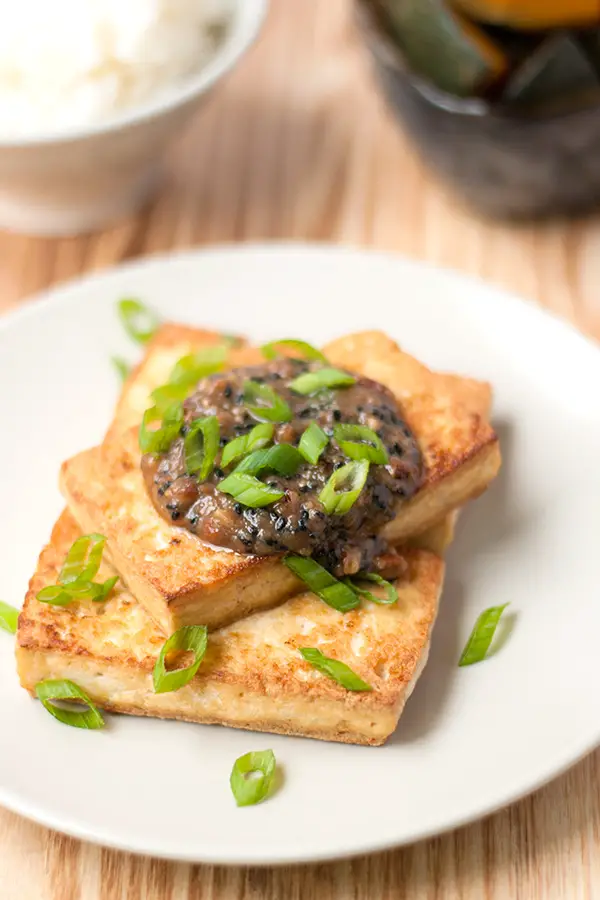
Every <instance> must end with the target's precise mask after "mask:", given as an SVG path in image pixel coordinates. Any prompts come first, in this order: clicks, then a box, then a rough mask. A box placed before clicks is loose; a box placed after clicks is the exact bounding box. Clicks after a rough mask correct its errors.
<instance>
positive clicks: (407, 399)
mask: <svg viewBox="0 0 600 900" xmlns="http://www.w3.org/2000/svg"><path fill="white" fill-rule="evenodd" d="M323 352H324V353H325V355H326V356H327V358H328V359H329V360H330V361H331V362H332V363H333V364H334V365H336V366H339V367H340V368H342V369H350V370H352V371H354V372H359V373H360V374H361V375H364V376H366V377H367V378H372V379H373V380H374V381H379V382H380V383H381V384H384V385H385V386H386V387H388V388H389V389H390V390H391V391H392V393H393V394H394V395H395V396H396V398H397V399H398V402H399V403H400V405H401V408H402V410H403V413H404V416H405V418H406V422H407V424H408V425H409V426H410V428H411V429H412V431H413V434H414V435H415V437H416V438H417V440H418V442H419V446H420V448H421V453H422V455H423V461H424V466H425V478H424V482H423V485H422V486H421V488H420V489H419V490H418V491H417V493H416V494H415V495H414V496H413V497H412V498H411V499H410V500H408V501H406V502H403V503H401V504H400V505H399V506H398V510H397V514H396V516H395V517H394V519H392V521H391V522H389V523H388V524H387V525H386V526H385V528H383V530H382V535H383V536H384V537H385V538H387V540H388V541H389V542H390V543H392V544H396V543H401V542H403V541H406V540H408V539H409V538H413V537H414V536H415V535H422V533H423V532H424V531H426V529H428V528H431V527H432V526H434V525H436V524H437V523H439V522H440V520H442V519H443V518H444V516H446V515H447V514H448V513H449V512H450V511H451V510H454V509H456V508H457V507H459V506H462V505H463V504H464V503H466V502H467V501H468V500H471V499H473V498H474V497H477V496H478V495H479V494H481V493H483V491H485V489H486V488H487V486H488V485H489V484H490V482H491V481H492V480H493V479H494V478H495V477H496V475H497V474H498V471H499V469H500V464H501V455H500V447H499V444H498V437H497V435H496V434H495V432H494V430H493V428H492V427H491V426H490V424H489V422H488V421H487V412H488V410H489V406H490V399H491V395H490V392H489V388H488V387H487V386H485V385H482V384H481V383H480V382H477V381H473V380H472V379H468V378H460V377H458V376H456V375H446V374H442V373H439V372H432V371H431V370H430V369H428V368H427V367H426V366H424V365H423V364H422V363H420V362H419V361H418V360H416V359H414V357H412V356H409V355H408V354H407V353H404V351H402V350H401V349H400V347H398V345H397V344H396V343H395V342H394V341H392V340H391V339H390V338H389V337H387V335H385V334H383V332H380V331H367V332H360V333H358V334H353V335H348V336H347V337H343V338H340V339H339V340H336V341H333V342H332V343H330V344H328V345H327V346H325V347H324V348H323ZM446 528H447V529H448V528H449V525H448V523H446ZM449 533H450V532H448V534H449ZM440 537H442V541H443V540H444V538H443V536H441V533H440V531H439V529H438V531H437V532H436V542H439V539H440ZM438 546H439V543H438Z"/></svg>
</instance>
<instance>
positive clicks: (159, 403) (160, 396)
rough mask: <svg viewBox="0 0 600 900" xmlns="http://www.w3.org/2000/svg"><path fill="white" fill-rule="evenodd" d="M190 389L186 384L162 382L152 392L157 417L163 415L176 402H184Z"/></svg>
mask: <svg viewBox="0 0 600 900" xmlns="http://www.w3.org/2000/svg"><path fill="white" fill-rule="evenodd" d="M189 392H190V389H189V387H187V386H186V385H184V384H161V386H160V387H157V388H155V390H153V391H152V393H151V394H150V397H151V398H152V402H153V404H154V406H153V407H152V408H153V409H154V410H155V411H156V414H157V417H158V418H159V417H160V416H163V415H164V414H165V413H166V411H167V410H168V408H169V407H170V406H173V404H174V403H183V401H184V400H185V399H186V397H187V395H188V394H189Z"/></svg>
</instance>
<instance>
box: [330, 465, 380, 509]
mask: <svg viewBox="0 0 600 900" xmlns="http://www.w3.org/2000/svg"><path fill="white" fill-rule="evenodd" d="M368 474H369V462H368V461H367V460H366V459H362V460H360V461H359V460H354V461H353V462H350V463H347V464H346V465H345V466H342V467H341V468H340V469H336V470H335V472H333V474H332V475H330V477H329V480H328V481H327V484H326V485H325V487H324V488H323V490H322V491H321V493H320V494H319V500H320V502H321V503H322V504H323V508H324V510H325V512H326V513H328V514H329V515H330V516H343V515H345V514H346V513H347V512H348V510H350V509H351V508H352V507H353V506H354V504H355V503H356V501H357V500H358V498H359V496H360V494H361V491H362V489H363V488H364V486H365V483H366V481H367V476H368Z"/></svg>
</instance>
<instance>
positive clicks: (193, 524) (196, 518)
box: [190, 513, 200, 526]
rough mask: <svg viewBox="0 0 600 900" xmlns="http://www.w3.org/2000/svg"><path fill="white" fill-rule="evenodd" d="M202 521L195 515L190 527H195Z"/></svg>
mask: <svg viewBox="0 0 600 900" xmlns="http://www.w3.org/2000/svg"><path fill="white" fill-rule="evenodd" d="M199 521H200V516H197V515H196V514H195V513H194V515H193V516H190V525H192V526H195V525H197V524H198V522H199Z"/></svg>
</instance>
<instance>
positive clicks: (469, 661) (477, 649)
mask: <svg viewBox="0 0 600 900" xmlns="http://www.w3.org/2000/svg"><path fill="white" fill-rule="evenodd" d="M507 606H508V603H505V604H504V605H503V606H490V608H489V609H486V610H484V611H483V612H482V613H481V615H480V616H479V618H478V619H477V621H476V622H475V626H474V628H473V631H472V632H471V635H470V637H469V640H468V641H467V643H466V646H465V649H464V650H463V652H462V655H461V657H460V660H459V662H458V665H459V666H472V665H473V663H478V662H481V661H482V660H484V659H485V657H486V654H487V652H488V650H489V648H490V644H491V643H492V639H493V637H494V634H495V632H496V628H497V626H498V622H499V621H500V618H501V616H502V613H503V612H504V610H505V609H506V607H507Z"/></svg>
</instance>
